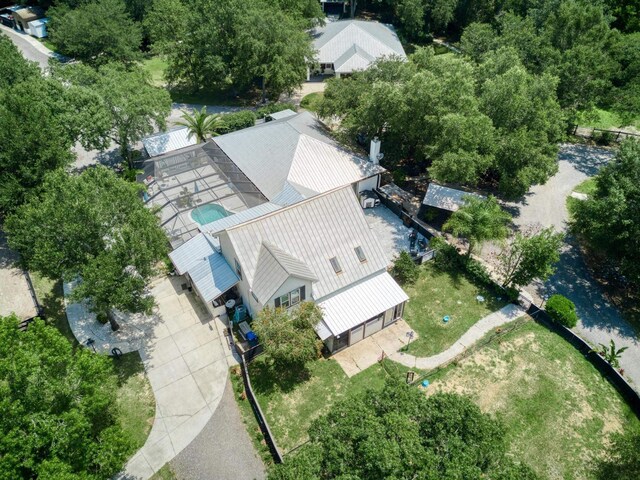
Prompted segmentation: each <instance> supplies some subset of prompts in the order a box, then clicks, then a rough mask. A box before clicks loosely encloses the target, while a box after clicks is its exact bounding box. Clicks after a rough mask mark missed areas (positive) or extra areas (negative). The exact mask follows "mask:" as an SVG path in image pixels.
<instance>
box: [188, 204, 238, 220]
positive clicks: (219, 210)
mask: <svg viewBox="0 0 640 480" xmlns="http://www.w3.org/2000/svg"><path fill="white" fill-rule="evenodd" d="M229 215H231V212H228V211H226V210H225V209H224V207H222V206H221V205H217V204H215V203H210V204H209V205H202V206H201V207H196V208H194V209H193V210H191V218H192V219H193V221H194V222H197V223H199V224H200V225H206V224H207V223H211V222H215V221H216V220H220V219H221V218H224V217H228V216H229Z"/></svg>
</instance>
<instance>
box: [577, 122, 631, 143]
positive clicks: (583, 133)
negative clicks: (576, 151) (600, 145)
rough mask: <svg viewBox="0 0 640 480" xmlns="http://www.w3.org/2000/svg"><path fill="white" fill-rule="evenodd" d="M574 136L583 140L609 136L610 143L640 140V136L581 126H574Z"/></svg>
mask: <svg viewBox="0 0 640 480" xmlns="http://www.w3.org/2000/svg"><path fill="white" fill-rule="evenodd" d="M573 135H575V136H577V137H583V138H591V139H595V140H597V139H598V136H600V138H602V136H603V135H605V136H606V135H608V136H609V137H610V141H612V142H621V141H622V140H625V139H627V138H637V139H640V134H638V133H631V132H624V131H622V130H605V129H602V128H594V127H581V126H579V125H574V126H573Z"/></svg>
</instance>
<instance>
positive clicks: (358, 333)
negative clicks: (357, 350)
mask: <svg viewBox="0 0 640 480" xmlns="http://www.w3.org/2000/svg"><path fill="white" fill-rule="evenodd" d="M363 338H364V325H360V326H359V327H356V328H353V329H352V330H351V341H350V342H349V345H353V344H354V343H357V342H359V341H360V340H362V339H363Z"/></svg>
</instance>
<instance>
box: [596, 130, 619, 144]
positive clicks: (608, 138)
mask: <svg viewBox="0 0 640 480" xmlns="http://www.w3.org/2000/svg"><path fill="white" fill-rule="evenodd" d="M593 139H594V140H595V142H596V143H597V144H598V145H603V146H607V145H611V144H612V143H613V141H614V135H613V133H611V132H607V131H604V132H600V133H599V134H595V135H594V136H593Z"/></svg>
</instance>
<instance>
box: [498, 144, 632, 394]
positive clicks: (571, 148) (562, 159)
mask: <svg viewBox="0 0 640 480" xmlns="http://www.w3.org/2000/svg"><path fill="white" fill-rule="evenodd" d="M613 156H614V153H613V152H612V151H611V150H605V149H598V148H592V147H588V146H584V145H569V144H567V145H562V146H561V149H560V155H559V170H558V173H557V174H556V175H554V176H553V177H552V178H551V179H549V181H548V182H547V183H546V184H545V185H536V186H534V187H533V188H531V190H530V191H529V193H528V194H527V195H526V197H525V199H524V200H523V201H522V202H518V203H511V204H509V205H508V206H507V208H509V209H510V210H512V214H513V215H514V223H515V224H516V226H517V227H518V228H526V227H527V226H530V225H541V226H543V227H547V226H553V227H555V229H556V230H558V231H562V232H566V230H567V221H568V219H569V214H568V212H567V207H566V199H567V197H568V196H569V195H570V194H571V192H572V191H573V189H574V188H575V187H576V186H577V185H578V184H580V183H582V182H583V181H584V180H586V179H587V178H589V177H592V176H594V175H595V174H596V173H597V172H598V170H599V169H600V167H602V166H603V165H604V164H606V163H607V162H608V161H609V160H611V159H612V158H613ZM527 290H529V292H530V293H531V294H533V295H534V297H537V299H538V300H539V299H545V298H548V297H549V296H550V295H552V294H554V293H560V294H562V295H564V296H566V297H567V298H570V299H571V300H572V301H573V302H574V303H575V304H576V310H577V312H578V316H579V317H580V322H579V323H578V326H577V327H576V329H575V330H576V331H577V332H578V333H579V334H580V336H582V337H583V338H584V339H585V340H587V341H588V342H589V343H591V344H592V345H597V344H599V343H604V344H608V343H609V340H611V339H612V340H613V341H614V342H615V343H616V346H617V347H618V348H620V347H623V346H626V347H629V348H628V350H627V351H625V352H624V353H623V354H622V358H621V361H620V364H621V366H622V368H624V370H625V376H626V377H627V380H631V382H632V384H633V386H634V388H636V390H638V389H640V342H638V338H637V336H636V334H635V333H634V330H633V328H632V327H631V326H630V325H629V324H628V323H627V322H626V321H625V320H624V319H623V318H622V316H621V315H620V312H619V311H618V310H617V309H616V308H615V306H613V305H611V304H610V303H609V302H608V301H607V299H606V297H605V296H604V294H603V292H602V289H601V288H600V286H599V285H598V283H597V282H596V280H595V279H594V278H593V277H592V276H591V274H590V273H589V270H588V269H587V266H586V264H585V261H584V258H583V256H582V255H581V254H580V252H579V250H578V247H577V245H576V243H575V240H574V239H573V238H572V237H570V236H568V237H567V240H566V242H565V245H564V247H563V250H562V253H561V256H560V262H559V263H558V265H557V269H556V273H555V274H554V275H553V276H552V277H551V278H549V280H547V281H546V282H545V283H544V284H540V283H538V284H534V285H530V286H528V287H527Z"/></svg>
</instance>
